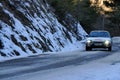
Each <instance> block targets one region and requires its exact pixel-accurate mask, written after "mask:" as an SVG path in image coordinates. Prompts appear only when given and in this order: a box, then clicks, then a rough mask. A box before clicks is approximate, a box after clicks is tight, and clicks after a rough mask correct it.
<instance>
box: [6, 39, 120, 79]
mask: <svg viewBox="0 0 120 80" xmlns="http://www.w3.org/2000/svg"><path fill="white" fill-rule="evenodd" d="M119 39H120V38H119ZM116 41H119V40H118V38H117V39H116ZM117 43H118V42H117ZM79 53H80V52H79V51H76V52H69V53H66V52H61V54H58V55H59V56H66V55H73V54H79ZM82 53H85V54H82ZM96 53H101V51H100V52H99V51H90V52H84V51H83V52H81V54H82V55H81V56H83V55H88V54H96ZM104 53H105V54H106V53H107V52H106V51H105V52H104ZM108 53H109V52H108ZM113 53H114V54H113ZM113 53H112V54H111V55H109V56H107V57H104V58H101V59H98V60H94V61H91V62H89V63H85V64H82V65H79V64H77V65H70V66H65V67H61V68H55V69H49V70H43V71H40V72H39V71H38V72H34V73H29V74H24V75H21V76H16V77H13V78H8V79H6V80H16V79H17V80H21V79H23V80H120V76H119V75H120V52H117V51H113ZM47 54H48V53H47ZM50 54H51V53H50Z"/></svg>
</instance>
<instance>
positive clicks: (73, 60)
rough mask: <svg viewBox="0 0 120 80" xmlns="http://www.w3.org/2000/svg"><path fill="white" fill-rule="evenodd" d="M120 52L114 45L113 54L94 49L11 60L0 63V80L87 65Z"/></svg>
mask: <svg viewBox="0 0 120 80" xmlns="http://www.w3.org/2000/svg"><path fill="white" fill-rule="evenodd" d="M118 51H119V46H117V45H116V44H114V45H113V51H111V52H109V51H106V50H101V51H98V50H96V49H94V50H93V51H74V52H71V53H74V54H71V53H70V55H68V54H67V55H60V54H41V55H39V56H30V57H27V58H22V59H16V60H10V61H6V62H2V63H0V80H6V78H11V77H15V76H20V75H23V74H27V73H33V72H40V71H43V70H48V69H54V68H60V67H64V66H70V65H82V64H87V63H89V62H91V61H93V60H97V59H101V58H104V57H106V56H109V55H113V54H114V53H115V52H118Z"/></svg>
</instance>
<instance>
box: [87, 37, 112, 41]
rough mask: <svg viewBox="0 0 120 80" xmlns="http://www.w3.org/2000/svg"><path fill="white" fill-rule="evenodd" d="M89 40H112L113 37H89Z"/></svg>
mask: <svg viewBox="0 0 120 80" xmlns="http://www.w3.org/2000/svg"><path fill="white" fill-rule="evenodd" d="M87 40H92V41H105V40H109V41H111V38H107V37H88V38H87Z"/></svg>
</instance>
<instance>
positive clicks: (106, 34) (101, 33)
mask: <svg viewBox="0 0 120 80" xmlns="http://www.w3.org/2000/svg"><path fill="white" fill-rule="evenodd" d="M89 36H90V37H110V34H109V33H108V32H91V33H90V35H89Z"/></svg>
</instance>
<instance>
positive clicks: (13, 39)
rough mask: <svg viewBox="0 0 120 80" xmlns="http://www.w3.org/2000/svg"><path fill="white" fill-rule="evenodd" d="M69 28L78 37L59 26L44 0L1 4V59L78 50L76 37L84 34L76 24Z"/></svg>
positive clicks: (6, 0)
mask: <svg viewBox="0 0 120 80" xmlns="http://www.w3.org/2000/svg"><path fill="white" fill-rule="evenodd" d="M72 24H74V23H72ZM72 28H74V29H76V30H77V34H76V33H75V32H73V31H71V30H68V28H67V27H65V26H63V25H62V24H60V23H59V22H58V20H57V18H56V15H55V14H54V13H53V12H52V11H51V9H50V7H49V5H48V4H47V3H46V1H45V0H1V1H0V58H3V57H15V56H27V55H32V54H40V53H43V52H51V51H54V52H56V51H68V50H74V49H78V48H80V47H81V46H80V45H81V44H80V42H79V41H80V39H78V38H77V37H81V39H82V38H84V37H83V36H84V35H86V32H85V31H84V30H83V28H82V27H81V25H80V24H79V23H77V25H76V26H74V25H73V26H72ZM72 28H70V29H72Z"/></svg>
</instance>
